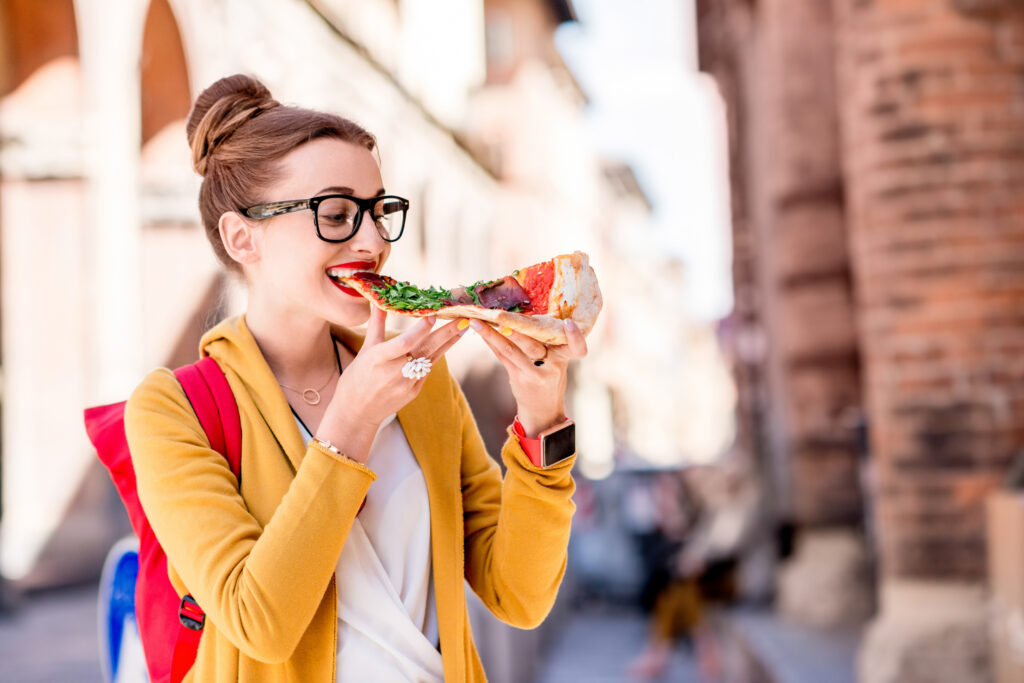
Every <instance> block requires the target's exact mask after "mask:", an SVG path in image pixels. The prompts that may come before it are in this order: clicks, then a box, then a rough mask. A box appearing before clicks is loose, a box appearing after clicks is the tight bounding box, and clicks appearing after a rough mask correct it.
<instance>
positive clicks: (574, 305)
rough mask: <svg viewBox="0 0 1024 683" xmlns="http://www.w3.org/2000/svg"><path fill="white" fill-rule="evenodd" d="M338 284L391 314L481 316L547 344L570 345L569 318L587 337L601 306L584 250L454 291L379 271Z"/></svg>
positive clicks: (344, 280) (353, 277)
mask: <svg viewBox="0 0 1024 683" xmlns="http://www.w3.org/2000/svg"><path fill="white" fill-rule="evenodd" d="M330 274H331V273H330V272H328V275H330ZM337 281H338V282H339V283H340V284H342V285H345V286H346V287H350V288H352V289H354V290H355V291H357V292H359V293H360V294H362V295H363V296H364V297H366V298H367V299H369V300H370V302H371V303H373V304H374V305H375V306H377V307H378V308H382V309H384V310H386V311H388V312H391V313H396V314H398V315H409V316H415V317H418V318H423V317H426V316H428V315H436V316H437V317H438V318H447V319H455V318H478V319H480V320H485V321H487V322H489V323H491V324H493V325H495V326H497V327H509V328H511V329H513V330H516V331H517V332H521V333H523V334H525V335H527V336H529V337H533V338H534V339H536V340H537V341H541V342H544V343H545V344H565V343H566V339H565V331H564V329H563V327H562V321H563V320H564V319H566V318H571V319H572V320H573V322H575V323H576V325H577V326H578V327H579V328H580V330H581V331H582V332H583V334H588V333H589V332H590V330H591V329H592V328H593V327H594V322H595V321H596V320H597V314H598V313H599V312H600V311H601V303H602V302H601V290H600V288H599V287H598V285H597V275H596V274H595V273H594V269H593V268H591V267H590V262H589V258H588V257H587V255H586V254H584V253H583V252H581V251H576V252H573V253H572V254H564V255H561V256H555V257H554V258H551V259H548V260H547V261H543V262H541V263H535V264H534V265H532V266H529V267H526V268H520V269H519V270H516V271H514V272H513V273H512V274H511V275H506V276H504V277H500V278H498V279H495V280H482V281H480V282H476V283H473V284H472V285H468V286H466V287H456V288H454V289H440V288H436V287H433V286H431V287H429V288H427V289H422V288H420V287H417V286H415V285H413V284H410V283H408V282H400V281H398V280H395V279H394V278H391V277H388V276H387V275H378V274H376V273H353V274H351V275H348V276H345V277H338V278H337Z"/></svg>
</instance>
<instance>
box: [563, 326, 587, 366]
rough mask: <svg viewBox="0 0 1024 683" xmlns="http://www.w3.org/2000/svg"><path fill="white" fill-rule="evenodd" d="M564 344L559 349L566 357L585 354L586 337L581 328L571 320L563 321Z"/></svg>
mask: <svg viewBox="0 0 1024 683" xmlns="http://www.w3.org/2000/svg"><path fill="white" fill-rule="evenodd" d="M565 338H566V342H567V343H566V345H565V346H564V347H561V351H562V353H563V354H565V356H566V357H567V358H583V357H584V356H586V355H587V338H586V337H585V336H584V335H583V330H581V329H580V328H579V326H578V325H576V323H575V322H574V321H572V320H566V321H565Z"/></svg>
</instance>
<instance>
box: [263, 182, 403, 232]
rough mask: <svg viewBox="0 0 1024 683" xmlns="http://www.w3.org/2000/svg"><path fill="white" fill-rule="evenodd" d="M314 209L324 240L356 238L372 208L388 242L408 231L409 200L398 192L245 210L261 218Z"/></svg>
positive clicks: (333, 196)
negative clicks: (406, 216) (406, 219)
mask: <svg viewBox="0 0 1024 683" xmlns="http://www.w3.org/2000/svg"><path fill="white" fill-rule="evenodd" d="M306 209H309V210H310V211H312V212H313V225H315V226H316V235H317V237H319V238H320V239H322V240H323V241H324V242H334V243H337V242H345V241H347V240H350V239H352V238H353V237H355V235H356V233H357V232H358V231H359V223H360V222H361V221H362V219H363V212H364V211H369V212H370V215H371V216H373V223H374V225H375V226H376V227H377V234H378V235H380V236H381V239H383V240H384V241H385V242H394V241H396V240H397V239H398V238H399V237H401V236H402V232H403V231H404V230H405V214H406V212H407V211H408V210H409V200H408V199H403V198H402V197H398V196H396V195H383V196H380V197H370V198H369V199H360V198H359V197H352V196H351V195H347V194H325V195H320V196H319V197H311V198H310V199H291V200H288V201H283V202H269V203H267V204H257V205H255V206H250V207H249V208H247V209H243V212H244V213H245V215H246V216H248V217H249V218H254V219H256V220H258V221H261V220H263V219H265V218H271V217H272V216H279V215H281V214H283V213H291V212H292V211H304V210H306Z"/></svg>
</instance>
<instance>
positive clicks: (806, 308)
mask: <svg viewBox="0 0 1024 683" xmlns="http://www.w3.org/2000/svg"><path fill="white" fill-rule="evenodd" d="M832 22H833V17H832V8H831V6H830V4H829V3H827V2H826V3H823V2H819V1H816V0H766V1H765V2H759V3H749V2H745V1H743V0H732V1H729V2H721V1H714V2H712V1H711V0H702V1H701V2H698V31H699V45H700V59H701V68H702V69H704V70H706V71H709V72H710V73H711V74H712V75H714V76H715V78H716V80H717V82H718V84H719V87H720V88H721V90H722V94H723V97H724V99H725V100H726V103H727V112H728V116H729V132H730V163H731V178H732V193H733V219H734V226H733V229H734V240H733V241H734V260H735V261H734V263H735V265H734V273H733V275H734V286H735V289H736V301H737V310H736V313H735V315H736V317H737V318H738V319H739V320H740V321H741V323H744V324H746V325H748V326H755V325H756V326H757V327H758V328H759V329H761V330H763V333H764V334H765V336H766V338H767V354H766V356H765V358H763V359H755V361H754V362H753V364H749V365H748V366H744V365H740V366H738V369H737V383H738V385H739V391H740V395H741V406H746V405H750V404H752V403H753V404H754V405H755V406H756V402H754V401H749V400H748V401H746V402H744V400H743V398H742V397H743V396H744V395H745V394H755V395H756V394H758V393H760V394H761V395H763V396H764V397H765V399H766V400H765V402H764V405H763V408H762V410H761V411H760V412H756V411H755V412H752V413H751V415H748V416H747V419H746V420H745V421H744V420H741V423H740V424H741V425H742V426H745V427H746V428H747V430H749V432H751V433H752V435H753V436H752V438H751V441H752V442H754V444H755V447H760V449H761V450H763V451H765V452H766V454H767V457H769V458H771V459H772V460H774V464H775V467H774V469H775V471H776V472H777V479H778V482H777V484H776V486H775V490H776V492H777V495H778V498H779V501H778V502H779V508H780V510H781V511H782V513H783V514H784V515H786V516H790V517H792V518H793V519H794V520H795V521H796V522H797V523H799V524H800V525H802V526H825V525H836V524H838V525H848V524H851V523H856V522H857V521H859V519H860V516H861V505H862V503H861V496H860V488H859V481H858V479H859V475H858V467H859V463H858V450H857V443H856V433H855V431H854V429H853V427H854V426H855V424H856V422H857V419H858V416H859V415H860V413H861V390H860V365H859V356H858V347H857V334H856V326H855V324H854V304H853V297H852V283H851V277H850V272H849V255H848V251H847V238H846V228H845V211H844V195H843V183H842V175H841V163H840V144H839V131H838V112H837V106H836V94H835V88H836V86H835V46H834V41H833V29H832ZM750 365H752V367H751V366H750ZM758 382H761V383H764V384H765V386H766V389H764V388H762V387H761V386H759V385H758ZM759 415H763V416H764V417H763V422H764V423H763V424H757V423H756V422H754V421H753V420H754V418H756V417H758V416H759ZM759 428H760V431H758V429H759Z"/></svg>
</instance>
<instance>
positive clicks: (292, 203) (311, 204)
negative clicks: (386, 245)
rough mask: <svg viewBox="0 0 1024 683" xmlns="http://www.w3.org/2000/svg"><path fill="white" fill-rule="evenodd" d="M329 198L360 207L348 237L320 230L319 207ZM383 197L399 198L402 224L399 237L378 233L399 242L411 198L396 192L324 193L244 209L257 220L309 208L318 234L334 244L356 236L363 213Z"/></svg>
mask: <svg viewBox="0 0 1024 683" xmlns="http://www.w3.org/2000/svg"><path fill="white" fill-rule="evenodd" d="M328 199H348V200H349V201H351V202H353V203H354V204H355V205H356V206H358V207H359V213H357V214H356V219H355V222H353V224H352V232H351V233H349V235H348V236H347V237H343V238H341V239H339V240H332V239H328V238H326V237H324V236H323V234H322V233H321V232H320V220H319V211H318V208H319V207H320V204H321V203H323V202H324V201H326V200H328ZM382 199H391V200H397V201H398V202H400V203H401V204H402V224H401V225H400V226H399V228H398V237H393V238H387V237H385V236H384V235H380V230H379V229H378V230H377V234H378V235H380V237H381V239H382V240H384V241H385V242H397V241H398V238H399V237H401V236H402V235H403V234H404V233H405V219H406V217H407V216H408V214H409V200H408V199H406V198H405V197H399V196H398V195H396V194H382V195H378V196H376V197H370V198H368V199H360V198H359V197H353V196H352V195H350V194H322V195H319V196H317V197H310V198H309V199H286V200H284V201H280V202H267V203H265V204H255V205H253V206H250V207H248V208H245V209H242V213H244V214H245V215H246V216H248V217H249V218H252V219H254V220H257V221H262V220H264V219H267V218H273V217H274V216H280V215H281V214H285V213H292V212H293V211H304V210H306V209H309V210H310V211H312V212H313V225H314V226H315V227H316V236H317V237H319V238H320V239H322V240H323V241H324V242H331V243H332V244H338V243H340V242H347V241H348V240H350V239H352V238H353V237H355V236H356V233H358V232H359V226H360V225H361V224H362V222H363V214H364V213H366V212H367V211H373V207H374V206H375V205H376V204H377V202H379V201H381V200H382Z"/></svg>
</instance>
